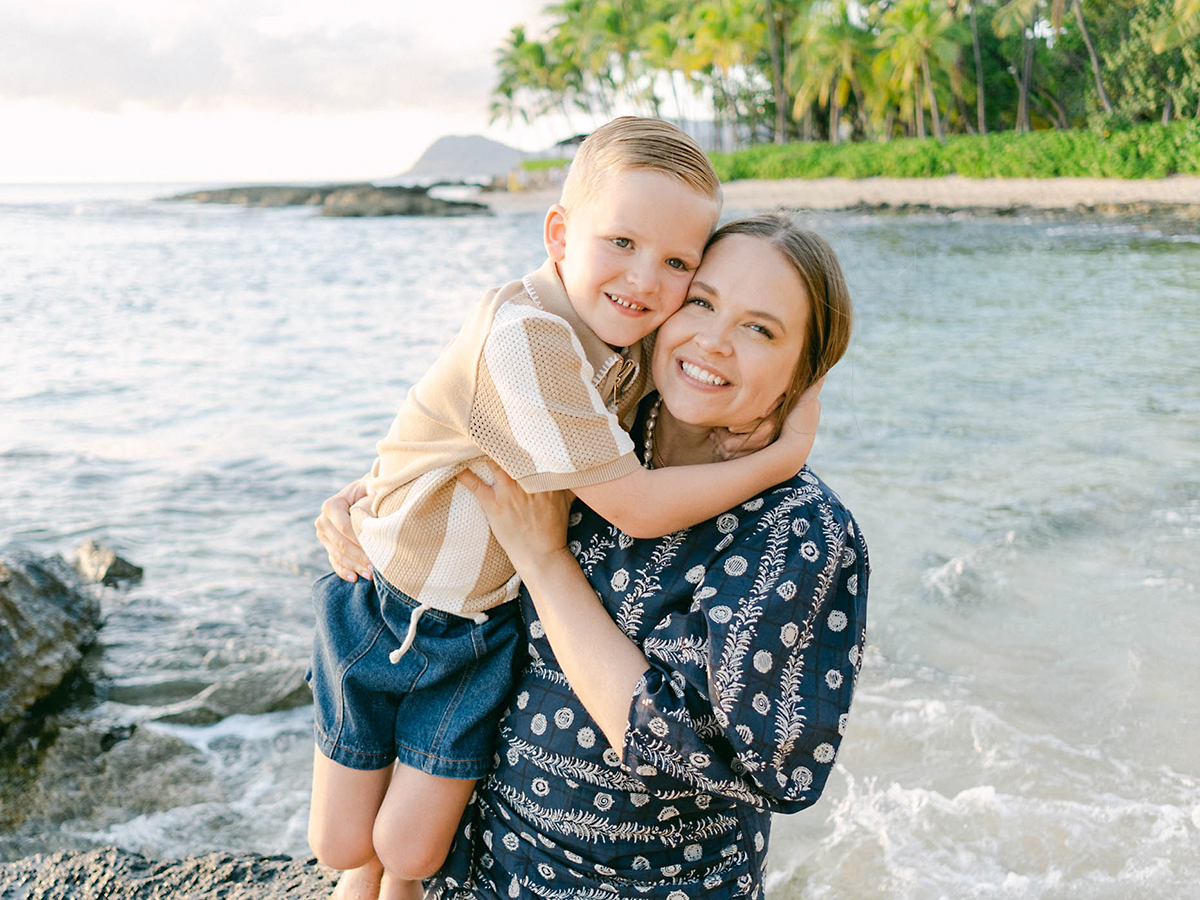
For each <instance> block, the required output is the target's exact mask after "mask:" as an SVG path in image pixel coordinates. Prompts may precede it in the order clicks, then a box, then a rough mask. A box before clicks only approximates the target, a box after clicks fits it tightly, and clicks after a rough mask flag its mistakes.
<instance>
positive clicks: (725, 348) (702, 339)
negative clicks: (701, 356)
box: [695, 327, 733, 356]
mask: <svg viewBox="0 0 1200 900" xmlns="http://www.w3.org/2000/svg"><path fill="white" fill-rule="evenodd" d="M695 340H696V344H697V345H698V346H699V347H700V348H701V349H703V350H705V351H707V352H708V353H716V354H720V355H722V356H727V355H728V354H729V353H731V352H732V349H733V345H732V344H731V343H730V342H729V335H728V334H726V332H725V329H724V328H721V327H712V328H705V329H702V330H700V331H698V332H696V338H695Z"/></svg>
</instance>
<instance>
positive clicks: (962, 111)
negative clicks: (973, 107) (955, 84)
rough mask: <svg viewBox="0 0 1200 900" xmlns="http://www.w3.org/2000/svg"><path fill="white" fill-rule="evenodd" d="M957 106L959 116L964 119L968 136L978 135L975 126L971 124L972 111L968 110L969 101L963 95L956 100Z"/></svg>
mask: <svg viewBox="0 0 1200 900" xmlns="http://www.w3.org/2000/svg"><path fill="white" fill-rule="evenodd" d="M954 101H955V105H956V106H957V107H958V116H959V118H960V119H962V123H963V128H965V129H966V130H967V134H978V133H979V132H978V131H976V130H975V126H974V125H972V124H971V111H970V110H969V109H967V101H966V100H964V99H963V98H962V96H961V95H959V96H956V97H955V98H954Z"/></svg>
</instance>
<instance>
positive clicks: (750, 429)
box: [708, 417, 779, 462]
mask: <svg viewBox="0 0 1200 900" xmlns="http://www.w3.org/2000/svg"><path fill="white" fill-rule="evenodd" d="M778 433H779V425H778V423H777V422H776V420H775V419H773V418H770V417H767V418H765V419H759V420H758V421H757V422H756V423H752V424H751V425H748V426H746V427H745V428H738V429H729V428H714V429H713V430H712V431H710V432H709V433H708V439H709V441H711V442H712V447H713V459H714V460H715V461H716V462H725V461H726V460H729V459H738V458H740V457H743V456H748V455H749V454H751V453H754V452H755V451H757V450H761V449H762V448H763V447H768V446H770V445H771V443H772V442H773V441H774V440H775V435H776V434H778Z"/></svg>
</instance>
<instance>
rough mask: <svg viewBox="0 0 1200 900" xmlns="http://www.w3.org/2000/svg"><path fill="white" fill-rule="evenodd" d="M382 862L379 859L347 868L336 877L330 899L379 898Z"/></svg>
mask: <svg viewBox="0 0 1200 900" xmlns="http://www.w3.org/2000/svg"><path fill="white" fill-rule="evenodd" d="M382 882H383V864H382V863H380V862H379V860H374V861H373V862H369V863H367V864H366V865H365V866H360V867H359V868H357V869H347V870H346V871H345V872H343V873H342V877H341V878H339V879H338V883H337V887H336V888H334V889H333V894H332V896H331V898H330V900H381V898H382V890H381V888H382Z"/></svg>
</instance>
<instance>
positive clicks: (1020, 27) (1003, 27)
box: [992, 0, 1041, 134]
mask: <svg viewBox="0 0 1200 900" xmlns="http://www.w3.org/2000/svg"><path fill="white" fill-rule="evenodd" d="M1040 5H1041V0H1008V2H1007V3H1005V4H1003V5H1002V6H1001V7H1000V8H999V9H998V10H996V15H995V17H994V18H993V19H992V30H993V31H995V32H996V36H997V37H1000V38H1006V37H1009V36H1011V35H1014V34H1018V33H1019V34H1020V35H1021V70H1020V72H1019V74H1017V75H1016V79H1017V91H1018V95H1017V133H1018V134H1021V133H1023V132H1028V131H1032V130H1033V123H1032V122H1031V121H1030V118H1029V86H1030V83H1031V82H1032V80H1033V51H1034V37H1033V34H1032V33H1031V32H1032V29H1033V26H1034V24H1035V23H1036V22H1037V20H1038V12H1039V7H1040Z"/></svg>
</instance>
